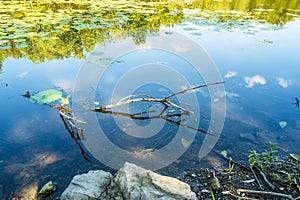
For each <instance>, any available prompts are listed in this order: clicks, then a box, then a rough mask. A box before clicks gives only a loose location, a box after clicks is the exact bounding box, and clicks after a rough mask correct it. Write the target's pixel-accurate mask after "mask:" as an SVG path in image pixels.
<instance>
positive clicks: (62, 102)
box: [60, 95, 70, 106]
mask: <svg viewBox="0 0 300 200" xmlns="http://www.w3.org/2000/svg"><path fill="white" fill-rule="evenodd" d="M69 97H70V96H69V95H68V96H67V97H61V98H60V101H61V104H62V105H63V106H64V105H68V104H69V103H70V101H69Z"/></svg>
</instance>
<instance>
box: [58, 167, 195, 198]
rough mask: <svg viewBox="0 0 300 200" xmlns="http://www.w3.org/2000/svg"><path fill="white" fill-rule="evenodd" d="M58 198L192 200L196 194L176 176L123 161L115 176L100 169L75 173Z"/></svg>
mask: <svg viewBox="0 0 300 200" xmlns="http://www.w3.org/2000/svg"><path fill="white" fill-rule="evenodd" d="M61 199H62V200H68V199H74V200H75V199H76V200H77V199H78V200H85V199H91V200H93V199H119V200H136V199H141V200H152V199H160V200H172V199H191V200H194V199H197V197H196V194H195V193H194V192H192V191H191V189H190V186H189V185H188V184H186V183H184V182H181V181H179V180H178V179H176V178H172V177H168V176H162V175H159V174H157V173H154V172H152V171H150V170H146V169H144V168H141V167H138V166H136V165H134V164H131V163H125V165H124V167H123V168H121V169H120V170H119V171H118V173H117V174H116V176H115V177H114V178H113V177H112V175H111V174H110V173H108V172H104V171H102V170H98V171H89V172H88V174H83V175H77V176H75V177H74V178H73V180H72V181H71V183H70V185H69V187H68V188H67V189H66V190H65V191H64V192H63V194H62V196H61Z"/></svg>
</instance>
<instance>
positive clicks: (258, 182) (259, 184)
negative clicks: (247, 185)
mask: <svg viewBox="0 0 300 200" xmlns="http://www.w3.org/2000/svg"><path fill="white" fill-rule="evenodd" d="M250 170H251V172H252V174H253V176H254V178H255V180H256V182H257V184H258V186H259V188H260V189H261V190H262V186H261V183H260V181H259V180H258V178H257V176H256V174H255V172H254V170H253V169H252V167H251V166H250Z"/></svg>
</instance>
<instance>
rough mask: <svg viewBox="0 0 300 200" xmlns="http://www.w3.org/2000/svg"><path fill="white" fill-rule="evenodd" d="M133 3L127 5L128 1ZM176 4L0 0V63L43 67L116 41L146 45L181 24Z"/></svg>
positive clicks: (78, 56) (77, 56)
mask: <svg viewBox="0 0 300 200" xmlns="http://www.w3.org/2000/svg"><path fill="white" fill-rule="evenodd" d="M128 2H129V1H128ZM177 7H178V6H177V5H176V4H175V3H151V2H148V3H145V2H144V3H143V2H140V3H136V2H133V1H132V2H130V3H126V4H124V3H120V2H119V1H113V2H112V1H98V2H94V1H92V2H89V3H81V1H75V0H73V1H68V2H65V1H63V0H62V1H59V2H57V3H53V2H47V1H45V2H44V1H43V2H39V1H35V2H34V3H32V5H30V4H29V3H28V2H25V1H24V2H22V3H21V4H18V5H15V4H13V3H9V2H7V1H5V2H3V1H1V0H0V11H3V12H0V13H1V14H0V17H1V20H0V21H1V23H2V24H1V25H0V28H1V29H0V51H1V54H0V61H3V60H4V59H5V58H7V57H9V56H12V57H14V58H22V57H27V58H29V59H30V60H32V61H33V62H36V63H40V62H44V61H45V60H46V59H47V60H51V59H63V58H66V57H71V56H74V57H76V58H84V56H85V53H86V52H89V51H91V50H93V49H94V47H95V45H96V44H97V43H104V42H106V41H108V40H110V38H112V36H114V37H117V38H118V37H120V38H125V37H132V38H133V40H134V41H135V42H136V43H137V44H141V43H144V42H145V40H146V35H147V34H148V33H151V32H156V31H158V30H159V28H160V26H161V25H166V26H169V25H172V24H174V23H179V22H181V18H182V15H181V14H180V13H175V12H174V13H173V10H174V9H177Z"/></svg>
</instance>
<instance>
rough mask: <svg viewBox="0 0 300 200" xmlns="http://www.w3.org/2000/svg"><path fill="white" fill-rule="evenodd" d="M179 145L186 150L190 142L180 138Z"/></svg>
mask: <svg viewBox="0 0 300 200" xmlns="http://www.w3.org/2000/svg"><path fill="white" fill-rule="evenodd" d="M181 144H182V146H183V147H184V148H187V147H189V146H190V145H191V142H189V141H187V140H186V139H184V138H181Z"/></svg>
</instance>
